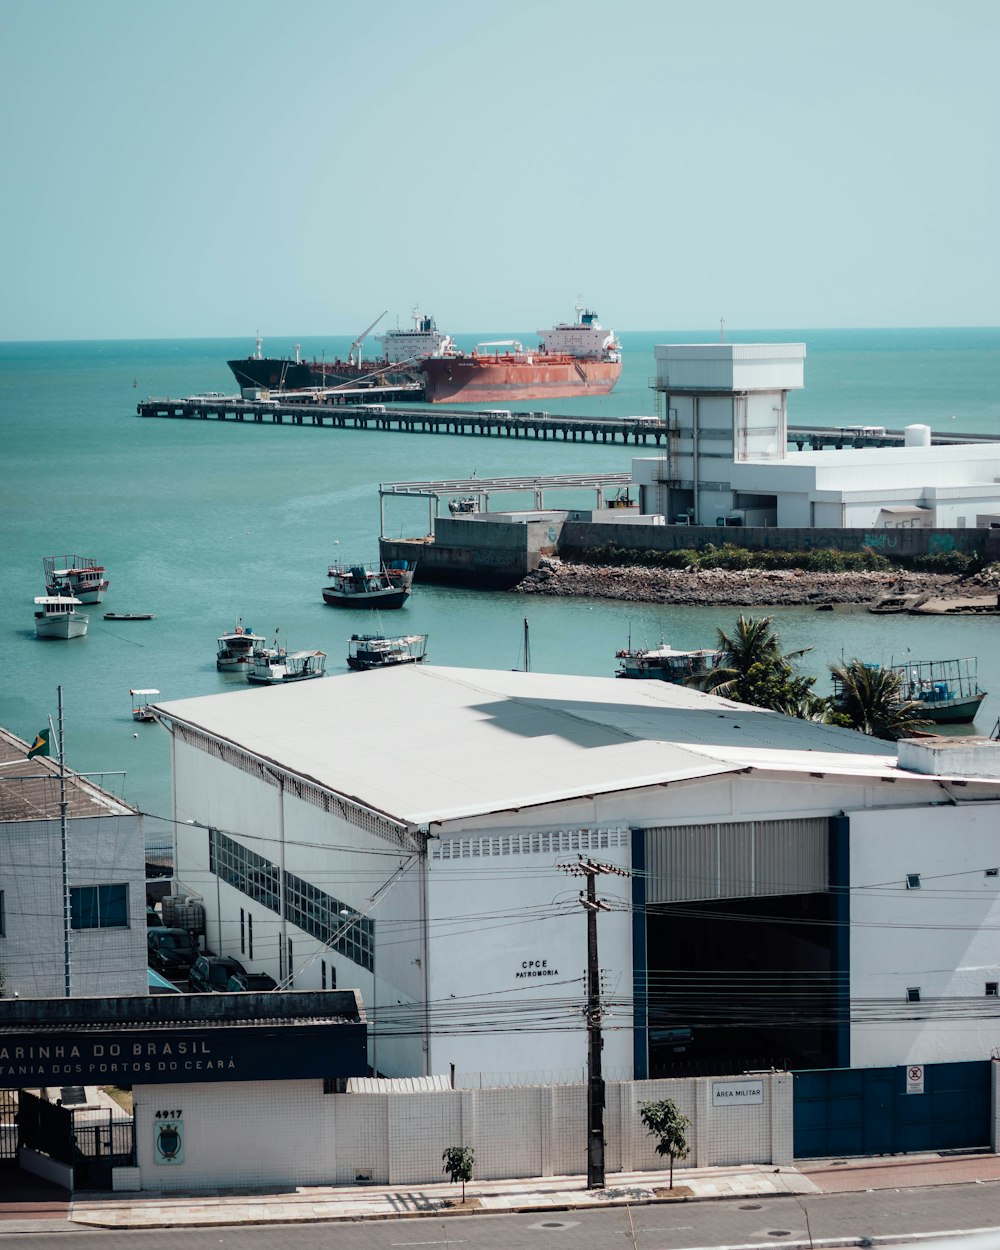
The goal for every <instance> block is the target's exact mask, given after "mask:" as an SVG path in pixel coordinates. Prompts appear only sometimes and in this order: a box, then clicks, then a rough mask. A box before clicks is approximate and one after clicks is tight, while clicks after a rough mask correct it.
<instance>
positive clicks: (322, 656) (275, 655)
mask: <svg viewBox="0 0 1000 1250" xmlns="http://www.w3.org/2000/svg"><path fill="white" fill-rule="evenodd" d="M325 676H326V652H325V651H286V650H285V649H284V648H283V647H268V648H267V650H266V651H261V652H259V653H258V654H257V655H255V656H254V657H253V660H252V661H251V663H250V665H249V666H248V668H247V681H249V682H252V683H253V684H254V685H255V686H280V685H282V684H283V683H284V682H290V681H307V680H308V679H309V678H310V677H325Z"/></svg>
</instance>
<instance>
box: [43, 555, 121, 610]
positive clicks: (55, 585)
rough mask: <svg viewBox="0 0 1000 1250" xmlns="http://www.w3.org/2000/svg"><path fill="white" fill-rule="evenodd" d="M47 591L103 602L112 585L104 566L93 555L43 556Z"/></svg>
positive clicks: (49, 593)
mask: <svg viewBox="0 0 1000 1250" xmlns="http://www.w3.org/2000/svg"><path fill="white" fill-rule="evenodd" d="M42 568H43V569H44V570H45V593H46V594H48V595H61V596H62V597H63V598H65V597H67V596H72V597H74V598H76V599H79V600H80V602H81V603H100V602H101V601H102V600H103V599H104V592H105V591H106V590H107V588H108V584H109V583H108V579H107V578H106V577H105V576H104V565H103V564H98V563H97V561H96V560H92V559H91V558H90V556H43V557H42Z"/></svg>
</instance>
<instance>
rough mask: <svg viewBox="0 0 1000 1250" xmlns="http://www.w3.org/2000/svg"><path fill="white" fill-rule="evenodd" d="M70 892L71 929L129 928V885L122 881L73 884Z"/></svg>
mask: <svg viewBox="0 0 1000 1250" xmlns="http://www.w3.org/2000/svg"><path fill="white" fill-rule="evenodd" d="M69 894H70V925H71V926H72V928H74V929H127V928H128V886H127V885H126V884H125V883H124V882H121V883H119V884H116V885H80V886H74V887H73V888H72V889H71V890H70V892H69Z"/></svg>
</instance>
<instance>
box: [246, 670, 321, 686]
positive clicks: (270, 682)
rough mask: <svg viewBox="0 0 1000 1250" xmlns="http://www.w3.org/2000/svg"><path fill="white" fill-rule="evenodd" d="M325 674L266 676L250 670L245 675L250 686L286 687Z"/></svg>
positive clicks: (279, 674)
mask: <svg viewBox="0 0 1000 1250" xmlns="http://www.w3.org/2000/svg"><path fill="white" fill-rule="evenodd" d="M325 676H326V673H323V672H313V671H309V672H306V673H286V672H283V671H282V672H280V673H271V674H268V675H267V676H264V675H262V674H261V673H255V672H254V671H253V670H252V669H251V671H250V672H249V673H247V681H248V682H250V684H251V685H252V686H286V685H288V683H289V682H293V681H311V680H312V679H313V678H314V677H325Z"/></svg>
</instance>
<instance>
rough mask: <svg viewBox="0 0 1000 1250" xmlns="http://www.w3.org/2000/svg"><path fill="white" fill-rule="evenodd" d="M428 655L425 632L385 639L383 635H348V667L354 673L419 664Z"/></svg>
mask: <svg viewBox="0 0 1000 1250" xmlns="http://www.w3.org/2000/svg"><path fill="white" fill-rule="evenodd" d="M426 658H427V635H426V634H405V635H403V636H402V637H399V638H387V637H386V636H385V635H384V634H351V637H350V641H349V643H348V653H347V667H348V668H352V669H354V670H355V671H356V672H363V671H366V670H369V669H373V668H391V667H392V666H393V665H395V664H419V663H420V662H421V661H422V660H424V659H426Z"/></svg>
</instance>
